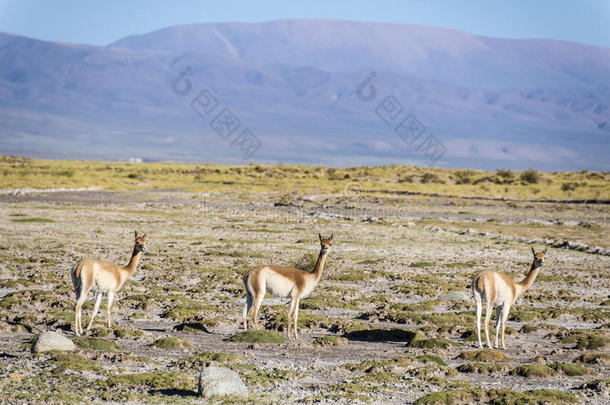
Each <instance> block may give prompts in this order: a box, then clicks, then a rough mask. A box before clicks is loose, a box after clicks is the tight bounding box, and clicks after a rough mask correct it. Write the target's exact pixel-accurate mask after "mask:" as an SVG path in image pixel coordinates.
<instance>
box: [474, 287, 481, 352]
mask: <svg viewBox="0 0 610 405" xmlns="http://www.w3.org/2000/svg"><path fill="white" fill-rule="evenodd" d="M474 300H475V303H476V304H477V323H476V327H477V339H478V341H479V347H480V348H481V349H482V348H483V343H481V315H482V313H483V303H482V302H481V294H479V293H476V292H475V294H474Z"/></svg>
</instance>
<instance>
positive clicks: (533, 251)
mask: <svg viewBox="0 0 610 405" xmlns="http://www.w3.org/2000/svg"><path fill="white" fill-rule="evenodd" d="M532 253H533V254H534V256H536V251H535V250H534V247H533V246H532Z"/></svg>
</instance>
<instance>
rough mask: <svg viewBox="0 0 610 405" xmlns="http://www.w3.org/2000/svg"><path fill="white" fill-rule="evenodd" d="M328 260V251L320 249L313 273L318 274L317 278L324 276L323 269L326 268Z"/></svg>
mask: <svg viewBox="0 0 610 405" xmlns="http://www.w3.org/2000/svg"><path fill="white" fill-rule="evenodd" d="M325 261H326V253H323V252H322V251H320V254H319V255H318V260H317V261H316V266H315V267H314V268H313V273H314V274H315V275H316V280H319V279H320V277H322V271H323V270H324V262H325Z"/></svg>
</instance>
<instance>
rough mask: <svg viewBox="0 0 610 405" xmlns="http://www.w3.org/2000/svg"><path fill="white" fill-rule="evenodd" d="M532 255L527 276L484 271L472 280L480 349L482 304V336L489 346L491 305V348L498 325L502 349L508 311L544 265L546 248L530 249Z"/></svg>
mask: <svg viewBox="0 0 610 405" xmlns="http://www.w3.org/2000/svg"><path fill="white" fill-rule="evenodd" d="M532 253H533V255H534V261H533V263H532V267H531V269H530V271H529V273H527V276H525V278H524V279H523V280H521V281H513V280H511V278H510V277H508V276H507V275H506V274H503V273H498V272H497V271H492V270H485V271H484V272H482V273H481V274H479V275H478V276H476V277H475V278H474V280H473V281H472V293H473V295H474V300H475V302H476V304H477V324H476V328H477V338H478V340H479V347H480V348H483V344H482V343H481V314H482V312H483V303H482V301H483V300H485V302H486V304H487V308H486V310H485V325H484V326H485V339H486V340H487V346H489V348H490V349H491V348H492V346H491V344H490V343H489V333H488V331H487V329H488V327H489V320H490V319H491V311H492V310H493V308H494V306H495V307H496V338H495V340H494V347H496V348H497V347H499V346H498V332H499V331H500V325H501V326H502V348H503V349H505V348H506V346H505V345H504V329H505V328H506V320H507V319H508V313H509V312H510V307H511V306H512V305H513V304H514V303H515V301H516V300H517V298H519V297H520V296H521V295H522V294H523V293H524V292H525V291H526V290H527V289H528V288H530V287H531V285H532V284H533V283H534V281H535V280H536V276H537V275H538V271H539V270H540V268H541V267H542V266H544V260H545V257H544V255H545V254H546V248H545V249H544V250H543V251H542V252H538V253H536V251H535V250H534V248H532Z"/></svg>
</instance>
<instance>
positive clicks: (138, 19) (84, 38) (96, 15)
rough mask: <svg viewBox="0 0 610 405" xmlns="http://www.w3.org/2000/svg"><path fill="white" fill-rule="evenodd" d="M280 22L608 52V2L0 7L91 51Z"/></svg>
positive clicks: (43, 33) (43, 32) (6, 26)
mask: <svg viewBox="0 0 610 405" xmlns="http://www.w3.org/2000/svg"><path fill="white" fill-rule="evenodd" d="M285 18H332V19H346V20H363V21H386V22H398V23H410V24H421V25H430V26H438V27H446V28H456V29H459V30H462V31H466V32H469V33H473V34H479V35H488V36H494V37H506V38H553V39H564V40H570V41H576V42H581V43H586V44H592V45H598V46H606V47H610V0H572V1H570V0H547V1H540V0H510V1H509V0H506V1H491V0H490V1H485V0H465V1H457V0H456V1H450V0H446V1H438V0H414V1H407V0H402V1H401V0H377V1H370V0H368V1H367V0H365V1H361V0H351V1H350V0H335V1H332V0H322V1H317V0H309V1H299V2H297V1H286V0H277V1H256V0H254V1H253V0H249V1H229V0H224V1H222V0H216V1H207V0H199V1H197V0H185V1H158V0H149V1H144V0H132V1H127V0H123V1H120V0H101V1H84V0H57V1H45V0H0V31H3V32H8V33H13V34H20V35H25V36H29V37H33V38H38V39H44V40H54V41H68V42H79V43H86V44H94V45H106V44H108V43H110V42H112V41H115V40H117V39H119V38H121V37H124V36H127V35H131V34H138V33H144V32H148V31H152V30H155V29H159V28H164V27H167V26H170V25H176V24H189V23H197V22H225V21H243V22H260V21H269V20H277V19H285Z"/></svg>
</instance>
